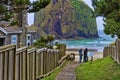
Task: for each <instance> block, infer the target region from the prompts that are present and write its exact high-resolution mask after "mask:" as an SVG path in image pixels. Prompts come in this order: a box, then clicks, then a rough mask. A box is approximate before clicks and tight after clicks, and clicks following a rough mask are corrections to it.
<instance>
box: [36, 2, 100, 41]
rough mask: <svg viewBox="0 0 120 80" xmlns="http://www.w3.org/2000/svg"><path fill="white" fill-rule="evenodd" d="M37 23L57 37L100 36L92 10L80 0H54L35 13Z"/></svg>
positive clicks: (79, 37)
mask: <svg viewBox="0 0 120 80" xmlns="http://www.w3.org/2000/svg"><path fill="white" fill-rule="evenodd" d="M35 25H37V26H39V27H40V28H41V29H42V30H44V31H45V32H46V33H47V34H52V35H54V36H55V38H56V39H81V38H96V37H98V32H97V26H96V20H95V18H93V17H92V10H91V9H90V8H89V7H88V6H87V5H86V4H85V3H84V2H83V1H80V0H52V1H51V3H50V4H49V5H48V6H47V7H46V8H45V9H44V10H41V11H40V12H38V13H36V14H35Z"/></svg>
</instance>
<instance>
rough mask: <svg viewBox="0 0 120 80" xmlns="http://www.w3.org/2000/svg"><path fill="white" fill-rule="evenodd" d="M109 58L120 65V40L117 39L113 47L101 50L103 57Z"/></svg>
mask: <svg viewBox="0 0 120 80" xmlns="http://www.w3.org/2000/svg"><path fill="white" fill-rule="evenodd" d="M106 56H111V57H112V58H114V60H115V61H117V62H118V63H119V64H120V40H119V39H117V40H116V42H115V46H106V47H104V50H103V57H106Z"/></svg>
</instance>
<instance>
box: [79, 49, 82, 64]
mask: <svg viewBox="0 0 120 80" xmlns="http://www.w3.org/2000/svg"><path fill="white" fill-rule="evenodd" d="M81 62H82V48H81V49H80V50H79V63H81Z"/></svg>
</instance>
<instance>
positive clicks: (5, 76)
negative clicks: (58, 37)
mask: <svg viewBox="0 0 120 80" xmlns="http://www.w3.org/2000/svg"><path fill="white" fill-rule="evenodd" d="M65 50H66V46H65V45H62V46H60V49H59V50H56V49H47V48H42V49H36V48H32V49H27V47H23V48H20V49H17V50H16V46H15V45H7V46H3V47H0V80H36V79H38V78H40V77H43V76H46V75H48V74H50V73H51V72H52V71H53V70H54V69H55V68H56V67H58V66H59V65H60V63H61V62H60V61H63V60H61V59H63V57H64V56H65ZM65 58H67V56H66V57H64V59H65Z"/></svg>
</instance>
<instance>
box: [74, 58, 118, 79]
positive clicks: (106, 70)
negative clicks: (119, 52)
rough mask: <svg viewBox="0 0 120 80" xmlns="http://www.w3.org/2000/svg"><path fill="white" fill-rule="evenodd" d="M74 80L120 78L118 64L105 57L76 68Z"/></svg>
mask: <svg viewBox="0 0 120 80" xmlns="http://www.w3.org/2000/svg"><path fill="white" fill-rule="evenodd" d="M76 77H77V78H76V80H120V65H119V64H117V63H116V62H115V61H114V60H113V59H112V58H110V57H106V58H104V59H99V60H96V61H93V62H92V63H90V62H87V63H83V64H81V65H80V66H78V67H77V68H76Z"/></svg>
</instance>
